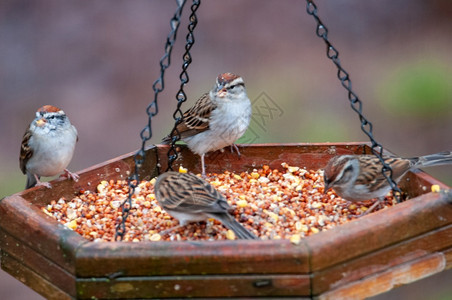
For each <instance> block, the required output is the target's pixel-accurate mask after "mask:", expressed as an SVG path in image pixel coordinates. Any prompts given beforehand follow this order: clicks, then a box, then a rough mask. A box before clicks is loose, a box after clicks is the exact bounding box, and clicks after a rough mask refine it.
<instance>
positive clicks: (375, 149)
mask: <svg viewBox="0 0 452 300" xmlns="http://www.w3.org/2000/svg"><path fill="white" fill-rule="evenodd" d="M306 2H307V4H306V11H307V13H308V14H309V15H311V16H313V17H314V19H315V20H316V22H317V28H316V34H317V36H318V37H320V38H322V39H323V41H324V42H325V44H326V55H327V57H328V58H329V59H331V61H332V62H333V63H334V64H335V65H336V67H337V70H338V71H337V78H338V79H339V80H340V81H341V85H342V86H343V87H344V88H345V89H346V90H347V91H348V100H349V101H350V106H351V108H352V109H353V110H354V111H355V112H356V113H357V114H358V116H359V120H360V121H361V130H362V131H363V132H364V133H365V134H366V135H367V136H368V137H369V139H370V141H371V143H372V153H373V154H374V155H375V156H376V157H377V158H378V159H379V160H380V162H381V163H382V165H383V168H382V170H381V172H382V174H383V176H384V177H385V178H386V180H387V181H388V183H389V185H390V186H391V188H392V190H393V192H394V197H395V198H396V199H397V202H400V200H401V197H400V195H401V191H400V189H399V187H398V186H397V183H396V182H395V181H394V179H393V178H392V173H393V171H392V168H391V166H390V165H389V164H387V163H386V162H385V161H384V159H383V146H382V145H381V144H379V143H378V142H377V141H376V140H375V139H374V137H373V134H372V123H371V122H370V121H368V120H367V119H366V118H365V117H364V115H363V114H362V102H361V100H359V98H358V96H357V95H356V94H355V93H354V92H353V91H352V81H351V79H350V76H349V74H348V73H347V72H346V71H345V70H344V68H342V66H341V63H340V60H339V51H338V50H337V49H336V48H335V47H334V46H333V45H332V44H331V42H330V41H329V40H328V29H327V28H326V27H325V25H324V24H323V22H322V21H321V20H320V18H319V16H318V14H317V6H316V5H315V4H314V2H313V0H306Z"/></svg>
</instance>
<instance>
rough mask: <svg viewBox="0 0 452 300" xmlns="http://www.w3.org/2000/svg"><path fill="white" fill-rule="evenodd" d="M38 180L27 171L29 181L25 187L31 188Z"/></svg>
mask: <svg viewBox="0 0 452 300" xmlns="http://www.w3.org/2000/svg"><path fill="white" fill-rule="evenodd" d="M37 183H38V182H37V181H36V178H35V176H34V175H33V174H31V173H27V183H26V185H25V189H29V188H32V187H34V186H35V185H36V184H37Z"/></svg>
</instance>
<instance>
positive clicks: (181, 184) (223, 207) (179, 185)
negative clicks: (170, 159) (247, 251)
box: [154, 172, 257, 239]
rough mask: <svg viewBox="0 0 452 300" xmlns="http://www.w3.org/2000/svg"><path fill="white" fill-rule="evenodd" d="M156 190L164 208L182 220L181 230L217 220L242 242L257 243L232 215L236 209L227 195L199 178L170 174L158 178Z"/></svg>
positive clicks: (185, 174)
mask: <svg viewBox="0 0 452 300" xmlns="http://www.w3.org/2000/svg"><path fill="white" fill-rule="evenodd" d="M154 189H155V198H156V199H157V201H158V202H159V204H160V206H162V208H163V209H164V210H165V211H166V212H167V213H169V214H170V215H171V216H173V217H174V218H176V219H178V220H179V223H180V226H185V225H186V224H187V223H190V222H199V221H204V220H207V219H209V218H214V219H216V220H218V221H220V222H221V223H222V224H223V225H224V226H226V227H227V228H229V229H230V230H232V231H234V233H235V235H236V237H237V238H239V239H257V237H256V236H255V235H254V234H252V233H251V232H249V231H248V230H247V229H246V228H245V227H243V226H242V225H241V224H240V223H239V222H237V220H235V219H234V217H233V216H231V215H230V214H229V211H230V210H232V208H231V206H229V204H228V203H227V202H226V199H225V198H224V197H223V195H221V194H220V193H219V192H218V191H217V190H216V189H215V188H214V187H213V186H212V185H210V184H209V183H208V182H206V181H205V180H203V179H201V178H199V177H198V176H196V175H193V174H188V173H178V172H166V173H163V174H162V175H160V176H159V177H158V178H157V181H156V182H155V186H154Z"/></svg>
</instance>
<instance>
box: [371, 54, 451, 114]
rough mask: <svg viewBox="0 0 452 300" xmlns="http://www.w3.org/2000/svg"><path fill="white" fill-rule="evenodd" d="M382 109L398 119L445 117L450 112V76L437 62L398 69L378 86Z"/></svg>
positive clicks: (410, 64) (426, 62)
mask: <svg viewBox="0 0 452 300" xmlns="http://www.w3.org/2000/svg"><path fill="white" fill-rule="evenodd" d="M378 96H379V98H380V100H381V104H382V105H383V106H384V108H385V109H386V110H387V111H388V112H390V113H391V114H393V115H397V116H400V117H410V118H412V117H414V118H423V119H425V118H427V119H429V118H432V117H441V116H446V115H447V114H448V113H449V112H450V110H451V109H452V72H450V70H448V68H447V65H444V64H441V63H440V62H438V61H425V60H421V61H414V62H410V63H405V64H403V65H398V66H397V67H396V68H395V69H394V70H393V72H392V74H391V73H390V74H389V75H388V76H387V77H386V78H384V79H383V80H382V82H381V84H380V86H379V95H378Z"/></svg>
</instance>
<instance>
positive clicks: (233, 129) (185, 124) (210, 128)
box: [162, 73, 251, 177]
mask: <svg viewBox="0 0 452 300" xmlns="http://www.w3.org/2000/svg"><path fill="white" fill-rule="evenodd" d="M250 119H251V101H250V99H248V96H247V94H246V89H245V83H244V82H243V79H242V77H240V76H238V75H235V74H232V73H223V74H220V75H218V77H217V79H216V82H215V86H214V87H213V89H212V90H211V91H210V92H209V93H206V94H204V95H203V96H201V98H199V99H198V101H196V103H195V105H194V106H193V107H191V108H190V109H189V110H187V111H186V112H185V113H184V116H183V119H182V122H181V123H180V124H179V125H178V126H177V130H178V132H179V134H180V136H181V139H182V140H183V141H185V142H186V143H187V145H188V148H190V150H191V151H193V152H194V153H195V154H198V155H200V156H201V168H202V175H203V177H205V174H206V169H205V164H204V156H205V154H206V153H207V152H210V151H216V150H219V149H222V148H224V147H226V146H233V147H235V150H236V151H237V154H238V155H239V156H240V152H239V149H238V148H237V146H236V145H235V144H234V143H235V141H237V140H238V139H239V138H240V137H241V136H242V135H243V134H244V133H245V131H246V129H247V128H248V125H249V123H250ZM174 134H175V133H174ZM162 142H163V143H166V144H169V143H170V142H171V134H170V135H168V136H166V137H165V138H163V140H162ZM231 150H232V148H231Z"/></svg>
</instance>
